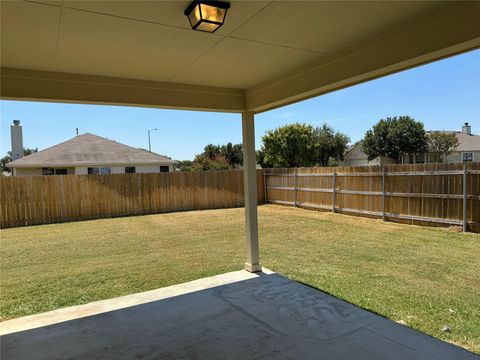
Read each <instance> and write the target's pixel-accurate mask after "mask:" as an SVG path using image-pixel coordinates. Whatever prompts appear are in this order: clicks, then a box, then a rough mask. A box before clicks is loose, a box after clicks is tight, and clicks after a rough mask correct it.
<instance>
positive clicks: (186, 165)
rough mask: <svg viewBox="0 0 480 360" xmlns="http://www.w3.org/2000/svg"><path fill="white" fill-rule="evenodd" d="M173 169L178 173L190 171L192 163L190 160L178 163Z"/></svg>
mask: <svg viewBox="0 0 480 360" xmlns="http://www.w3.org/2000/svg"><path fill="white" fill-rule="evenodd" d="M175 167H176V169H177V170H179V171H192V161H191V160H181V161H178V162H177V164H176V165H175Z"/></svg>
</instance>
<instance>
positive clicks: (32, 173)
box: [13, 168, 42, 176]
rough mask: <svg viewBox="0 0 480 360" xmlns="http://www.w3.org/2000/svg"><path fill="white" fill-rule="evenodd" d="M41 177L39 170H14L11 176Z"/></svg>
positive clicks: (40, 170)
mask: <svg viewBox="0 0 480 360" xmlns="http://www.w3.org/2000/svg"><path fill="white" fill-rule="evenodd" d="M39 175H42V169H41V168H16V169H15V168H14V169H13V176H39Z"/></svg>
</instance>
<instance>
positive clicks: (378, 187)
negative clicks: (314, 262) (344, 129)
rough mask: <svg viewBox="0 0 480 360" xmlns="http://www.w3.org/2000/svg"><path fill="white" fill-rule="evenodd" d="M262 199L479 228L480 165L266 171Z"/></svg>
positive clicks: (307, 206) (334, 210)
mask: <svg viewBox="0 0 480 360" xmlns="http://www.w3.org/2000/svg"><path fill="white" fill-rule="evenodd" d="M264 178H265V179H264V183H265V189H264V192H265V195H264V196H265V202H266V203H275V204H283V205H292V206H300V207H305V208H313V209H322V210H330V211H332V212H341V213H351V214H358V215H363V216H374V217H382V218H383V219H384V220H387V219H388V220H394V221H400V222H410V223H421V224H426V223H439V224H442V223H443V224H451V225H459V226H463V229H464V230H465V231H467V229H470V230H472V231H479V230H480V163H468V164H465V165H464V164H420V165H386V166H384V167H379V166H365V167H336V168H299V169H269V170H265V173H264Z"/></svg>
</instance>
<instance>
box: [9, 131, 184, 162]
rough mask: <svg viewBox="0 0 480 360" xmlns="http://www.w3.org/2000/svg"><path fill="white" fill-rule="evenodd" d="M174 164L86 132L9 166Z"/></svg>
mask: <svg viewBox="0 0 480 360" xmlns="http://www.w3.org/2000/svg"><path fill="white" fill-rule="evenodd" d="M174 163H175V161H174V160H172V159H170V158H168V157H166V156H163V155H159V154H155V153H150V152H148V151H145V150H140V149H136V148H133V147H131V146H128V145H124V144H120V143H118V142H116V141H113V140H109V139H106V138H103V137H101V136H97V135H93V134H90V133H86V134H83V135H79V136H76V137H74V138H73V139H70V140H68V141H65V142H63V143H60V144H57V145H54V146H52V147H49V148H47V149H45V150H42V151H39V152H37V153H34V154H31V155H28V156H25V157H23V158H20V159H18V160H15V161H12V162H11V163H9V164H7V166H8V167H11V168H15V167H18V168H20V167H56V166H85V165H124V164H128V165H130V164H131V165H133V164H137V165H139V164H152V165H155V164H160V165H169V164H174Z"/></svg>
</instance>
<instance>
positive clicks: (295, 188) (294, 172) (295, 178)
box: [293, 168, 297, 207]
mask: <svg viewBox="0 0 480 360" xmlns="http://www.w3.org/2000/svg"><path fill="white" fill-rule="evenodd" d="M293 207H297V168H295V170H294V171H293Z"/></svg>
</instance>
